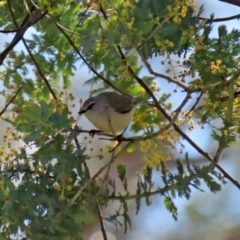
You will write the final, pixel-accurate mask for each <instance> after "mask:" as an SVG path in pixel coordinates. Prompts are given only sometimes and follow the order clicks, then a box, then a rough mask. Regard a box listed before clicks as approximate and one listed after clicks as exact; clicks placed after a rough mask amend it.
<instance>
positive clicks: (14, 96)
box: [0, 85, 23, 116]
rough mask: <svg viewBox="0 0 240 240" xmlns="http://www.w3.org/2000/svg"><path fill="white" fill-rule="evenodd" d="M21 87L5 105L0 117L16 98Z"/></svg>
mask: <svg viewBox="0 0 240 240" xmlns="http://www.w3.org/2000/svg"><path fill="white" fill-rule="evenodd" d="M22 87H23V85H22V86H21V87H20V88H19V89H18V90H17V92H16V93H15V94H14V95H13V97H12V98H11V99H10V101H9V102H8V103H7V104H6V106H5V107H4V108H3V110H2V111H1V112H0V116H2V115H3V113H4V112H5V111H6V109H7V108H8V106H9V105H10V104H11V103H12V102H13V100H14V99H15V98H16V96H17V95H18V94H19V92H20V91H21V90H22Z"/></svg>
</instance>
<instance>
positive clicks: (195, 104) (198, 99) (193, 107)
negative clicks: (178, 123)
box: [185, 93, 203, 116]
mask: <svg viewBox="0 0 240 240" xmlns="http://www.w3.org/2000/svg"><path fill="white" fill-rule="evenodd" d="M202 95H203V93H200V95H199V97H198V98H197V101H196V102H195V103H194V105H193V106H192V108H191V109H190V110H189V111H188V112H187V113H186V114H185V116H187V115H188V114H189V113H190V112H192V111H193V110H194V109H195V107H196V106H197V104H198V103H199V101H200V99H201V98H202Z"/></svg>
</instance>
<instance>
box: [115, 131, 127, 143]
mask: <svg viewBox="0 0 240 240" xmlns="http://www.w3.org/2000/svg"><path fill="white" fill-rule="evenodd" d="M127 128H128V127H126V128H125V129H124V130H123V132H122V133H121V134H119V135H117V136H116V140H117V141H118V142H119V144H120V143H121V142H122V141H123V140H124V139H125V138H124V137H123V134H124V133H125V132H126V130H127Z"/></svg>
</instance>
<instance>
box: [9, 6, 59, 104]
mask: <svg viewBox="0 0 240 240" xmlns="http://www.w3.org/2000/svg"><path fill="white" fill-rule="evenodd" d="M9 7H10V11H11V13H12V19H13V22H14V24H15V26H16V27H17V28H18V24H17V21H16V18H15V16H14V14H13V11H12V8H11V6H9ZM22 42H23V44H24V46H25V48H26V49H27V51H28V54H29V56H30V57H31V59H32V61H33V63H34V64H35V66H36V68H37V70H38V73H39V75H40V76H41V77H42V79H43V81H44V82H45V84H46V86H47V88H48V89H49V91H50V92H51V94H52V96H53V98H54V99H55V100H57V97H56V94H55V93H54V91H53V89H52V88H51V86H50V84H49V82H48V80H47V79H46V77H45V76H44V74H43V72H42V70H41V68H40V66H39V64H38V62H37V61H36V60H35V58H34V56H33V54H32V52H31V50H30V49H29V47H28V45H27V43H26V41H25V39H24V38H23V36H22Z"/></svg>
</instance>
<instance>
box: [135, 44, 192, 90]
mask: <svg viewBox="0 0 240 240" xmlns="http://www.w3.org/2000/svg"><path fill="white" fill-rule="evenodd" d="M136 51H137V52H138V54H139V55H140V57H141V59H142V61H143V63H144V65H145V66H146V68H147V70H148V72H149V73H150V74H152V75H154V76H155V77H160V78H163V79H165V80H167V81H168V82H170V83H174V84H176V85H178V86H179V87H181V88H183V89H184V90H185V91H186V92H187V91H188V87H186V86H185V85H184V84H183V83H181V82H179V81H177V80H175V79H173V78H171V77H168V76H166V75H164V74H161V73H158V72H155V71H153V69H152V67H151V65H150V64H149V62H148V61H147V59H146V58H145V57H144V56H143V54H142V53H141V51H140V50H139V49H136Z"/></svg>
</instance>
